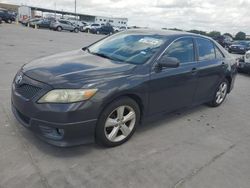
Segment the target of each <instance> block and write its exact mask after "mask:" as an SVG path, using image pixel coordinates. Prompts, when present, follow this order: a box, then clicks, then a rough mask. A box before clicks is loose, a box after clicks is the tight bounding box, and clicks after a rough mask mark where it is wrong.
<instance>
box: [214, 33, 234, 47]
mask: <svg viewBox="0 0 250 188" xmlns="http://www.w3.org/2000/svg"><path fill="white" fill-rule="evenodd" d="M228 38H229V37H228V36H224V35H221V36H218V37H215V38H214V40H216V41H217V42H218V43H219V44H220V45H221V46H222V47H223V48H226V49H228V48H229V46H230V45H232V41H230V40H229V39H228Z"/></svg>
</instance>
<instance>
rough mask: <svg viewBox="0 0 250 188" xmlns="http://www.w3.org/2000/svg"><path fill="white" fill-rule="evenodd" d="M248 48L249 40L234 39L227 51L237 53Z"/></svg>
mask: <svg viewBox="0 0 250 188" xmlns="http://www.w3.org/2000/svg"><path fill="white" fill-rule="evenodd" d="M248 50H250V42H249V41H235V42H233V44H232V45H230V46H229V49H228V52H229V53H238V54H245V53H246V52H247V51H248Z"/></svg>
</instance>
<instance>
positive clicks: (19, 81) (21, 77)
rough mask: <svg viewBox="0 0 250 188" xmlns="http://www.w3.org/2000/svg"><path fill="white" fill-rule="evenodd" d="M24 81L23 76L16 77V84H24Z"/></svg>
mask: <svg viewBox="0 0 250 188" xmlns="http://www.w3.org/2000/svg"><path fill="white" fill-rule="evenodd" d="M22 80H23V76H22V75H19V76H17V77H16V79H15V82H16V84H20V83H21V82H22Z"/></svg>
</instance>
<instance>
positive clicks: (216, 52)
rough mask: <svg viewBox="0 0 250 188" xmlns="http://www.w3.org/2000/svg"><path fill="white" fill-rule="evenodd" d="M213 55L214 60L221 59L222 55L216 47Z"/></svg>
mask: <svg viewBox="0 0 250 188" xmlns="http://www.w3.org/2000/svg"><path fill="white" fill-rule="evenodd" d="M215 54H216V59H223V58H224V55H223V54H222V52H221V51H220V50H219V48H218V47H217V46H215Z"/></svg>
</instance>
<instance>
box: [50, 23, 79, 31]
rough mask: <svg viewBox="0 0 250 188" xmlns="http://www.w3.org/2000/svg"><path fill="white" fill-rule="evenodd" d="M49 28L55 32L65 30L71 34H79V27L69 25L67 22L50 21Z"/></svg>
mask: <svg viewBox="0 0 250 188" xmlns="http://www.w3.org/2000/svg"><path fill="white" fill-rule="evenodd" d="M50 28H51V29H54V30H56V31H62V30H66V31H71V32H75V33H78V32H79V27H78V26H76V25H74V24H73V23H71V22H70V21H68V20H55V21H52V22H51V23H50Z"/></svg>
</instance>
